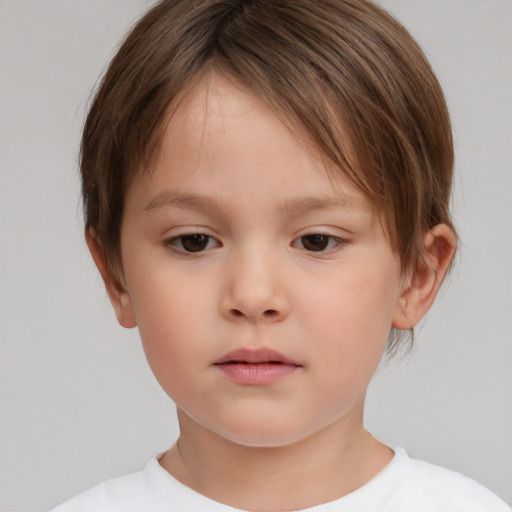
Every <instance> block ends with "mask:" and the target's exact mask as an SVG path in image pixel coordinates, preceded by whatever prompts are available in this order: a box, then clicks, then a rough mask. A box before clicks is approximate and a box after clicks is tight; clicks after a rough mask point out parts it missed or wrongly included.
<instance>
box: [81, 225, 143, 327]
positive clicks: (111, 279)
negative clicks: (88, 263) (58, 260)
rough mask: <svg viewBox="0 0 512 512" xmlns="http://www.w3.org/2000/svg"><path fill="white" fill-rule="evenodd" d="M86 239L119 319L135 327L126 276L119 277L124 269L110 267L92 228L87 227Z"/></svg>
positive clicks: (123, 324)
mask: <svg viewBox="0 0 512 512" xmlns="http://www.w3.org/2000/svg"><path fill="white" fill-rule="evenodd" d="M85 241H86V242H87V247H89V251H91V255H92V259H93V260H94V263H95V264H96V267H97V268H98V270H99V272H100V274H101V277H102V278H103V282H104V283H105V288H106V289H107V293H108V296H109V299H110V302H111V303H112V306H113V307H114V311H115V313H116V317H117V321H118V322H119V323H120V324H121V325H122V326H123V327H127V328H131V327H135V326H136V325H137V321H136V319H135V314H134V311H133V306H132V301H131V298H130V294H129V293H128V290H127V289H126V285H125V283H124V277H122V278H119V277H118V274H119V275H121V276H122V271H121V272H117V271H115V270H112V269H110V268H109V266H108V265H107V262H106V261H105V258H104V256H103V251H102V250H101V246H100V244H99V242H98V237H97V236H96V233H95V231H94V230H93V229H92V228H86V230H85Z"/></svg>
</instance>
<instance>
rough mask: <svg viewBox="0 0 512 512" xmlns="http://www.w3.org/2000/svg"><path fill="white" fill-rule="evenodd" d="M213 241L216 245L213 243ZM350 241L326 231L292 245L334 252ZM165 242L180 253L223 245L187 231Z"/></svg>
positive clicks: (305, 249)
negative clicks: (327, 233) (189, 244)
mask: <svg viewBox="0 0 512 512" xmlns="http://www.w3.org/2000/svg"><path fill="white" fill-rule="evenodd" d="M189 242H191V243H193V244H194V243H195V244H198V247H197V250H190V247H189V248H187V247H186V246H185V243H189ZM212 242H213V243H214V244H215V245H212ZM315 243H317V244H318V243H319V244H320V246H319V247H317V248H312V245H311V244H315ZM348 243H349V241H348V240H345V239H343V238H340V237H337V236H333V235H326V234H324V233H311V234H307V235H302V236H301V237H299V238H297V239H295V240H294V241H293V242H292V246H293V247H298V248H300V249H302V250H304V251H306V252H311V253H320V254H324V253H331V252H334V251H336V250H337V249H339V248H340V246H344V245H347V244H348ZM164 244H165V246H166V247H169V248H170V249H172V250H174V251H176V252H178V253H180V254H201V253H203V252H205V251H207V250H209V249H212V248H213V247H215V246H220V245H221V244H220V242H218V241H217V240H215V238H213V237H211V236H209V235H205V234H204V233H186V234H184V235H179V236H175V237H173V238H169V239H168V240H165V242H164ZM306 244H309V245H310V247H309V248H308V247H306Z"/></svg>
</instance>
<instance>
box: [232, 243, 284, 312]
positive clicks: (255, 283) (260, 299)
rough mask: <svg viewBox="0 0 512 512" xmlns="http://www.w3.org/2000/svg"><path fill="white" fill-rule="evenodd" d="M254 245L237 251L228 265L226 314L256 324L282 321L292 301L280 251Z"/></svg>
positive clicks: (262, 245)
mask: <svg viewBox="0 0 512 512" xmlns="http://www.w3.org/2000/svg"><path fill="white" fill-rule="evenodd" d="M254 245H256V247H255V246H254ZM254 245H253V246H247V247H245V248H243V249H242V250H240V251H233V253H232V255H231V257H230V258H229V261H228V262H227V266H228V269H227V275H228V279H227V282H226V288H225V292H224V297H223V301H222V308H223V311H224V313H225V314H227V315H229V316H230V317H242V316H243V317H245V318H247V319H250V320H253V321H254V320H259V319H272V320H277V319H281V318H283V317H284V316H285V315H286V314H287V312H288V302H287V300H286V293H285V289H284V283H283V279H282V275H280V271H279V269H280V267H281V266H280V265H279V254H278V251H277V250H275V249H272V248H270V247H268V246H265V244H254Z"/></svg>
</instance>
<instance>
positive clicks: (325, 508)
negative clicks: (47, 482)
mask: <svg viewBox="0 0 512 512" xmlns="http://www.w3.org/2000/svg"><path fill="white" fill-rule="evenodd" d="M394 452H395V456H394V457H393V459H392V460H391V462H390V463H389V464H388V465H387V466H386V467H385V468H384V469H383V470H382V471H381V472H380V473H379V474H378V475H377V476H376V477H375V478H373V479H372V480H370V481H369V482H368V483H367V484H365V485H363V486H362V487H360V488H359V489H357V490H356V491H354V492H351V493H350V494H347V495H346V496H343V497H342V498H339V499H337V500H335V501H331V502H329V503H325V504H323V505H318V506H315V507H311V508H308V509H303V510H304V511H308V512H380V511H387V512H502V511H503V512H510V508H509V507H508V506H507V505H506V504H505V503H504V502H503V501H502V500H501V499H500V498H498V497H497V496H496V495H494V494H493V493H492V492H490V491H489V490H487V489H486V488H485V487H483V486H482V485H480V484H478V483H477V482H475V481H474V480H471V479H470V478H467V477H465V476H463V475H461V474H460V473H455V472H454V471H450V470H448V469H444V468H441V467H439V466H434V465H432V464H428V463H426V462H422V461H419V460H415V459H411V458H409V456H408V455H407V453H406V452H405V450H404V449H403V448H395V449H394ZM236 510H239V509H234V508H232V507H228V506H227V505H223V504H221V503H218V502H216V501H213V500H211V499H209V498H207V497H205V496H203V495H202V494H199V493H197V492H195V491H193V490H192V489H190V488H189V487H186V486H185V485H183V484H182V483H180V482H179V481H178V480H176V479H175V478H173V477H172V476H171V475H170V474H169V473H168V472H167V471H166V470H165V469H163V468H162V467H161V466H160V464H159V463H158V460H157V458H153V459H151V460H150V461H149V462H148V463H147V465H146V467H145V468H144V470H142V471H139V472H138V473H133V474H131V475H127V476H124V477H121V478H116V479H114V480H108V481H106V482H103V483H102V484H99V485H97V486H96V487H93V488H92V489H90V490H88V491H86V492H84V493H82V494H79V495H78V496H75V497H74V498H72V499H71V500H69V501H66V502H65V503H63V504H62V505H60V506H58V507H57V508H55V509H53V510H52V511H51V512H93V511H94V512H178V511H179V512H234V511H236Z"/></svg>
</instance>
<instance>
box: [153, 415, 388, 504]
mask: <svg viewBox="0 0 512 512" xmlns="http://www.w3.org/2000/svg"><path fill="white" fill-rule="evenodd" d="M178 417H179V420H180V428H181V436H180V439H179V440H178V442H177V444H176V445H175V446H174V447H173V448H171V449H170V450H169V451H168V452H166V453H165V454H164V456H163V457H162V458H161V459H160V464H161V465H162V467H164V469H166V470H167V471H168V472H169V473H171V474H172V475H173V476H174V477H175V478H177V479H178V480H179V481H181V482H182V483H183V484H185V485H187V486H188V487H191V488H192V489H194V490H196V491H197V492H199V493H201V494H203V495H205V496H207V497H209V498H211V499H213V500H215V501H218V502H221V503H225V504H227V505H230V506H232V507H235V508H241V509H245V510H260V511H265V510H297V509H301V508H307V507H311V506H314V505H318V504H320V503H326V502H329V501H332V500H335V499H337V498H340V497H342V496H344V495H346V494H348V493H350V492H352V491H354V490H356V489H357V488H359V487H361V486H362V485H364V484H365V483H367V482H368V481H369V480H371V479H372V478H373V477H374V476H375V475H376V474H377V473H378V472H379V471H381V470H382V469H383V468H384V466H386V464H387V463H388V462H389V461H390V460H391V458H392V456H393V454H392V452H391V450H390V449H389V448H387V447H386V446H384V445H383V444H382V443H380V442H379V441H377V440H376V439H375V438H373V437H372V436H371V435H370V434H369V433H368V432H367V431H366V430H365V429H364V428H363V425H362V413H361V418H360V421H355V422H354V421H351V422H343V421H340V422H339V423H336V424H334V425H330V426H329V427H327V428H325V429H324V430H322V431H320V432H316V433H315V434H313V435H311V436H310V437H308V438H306V439H303V440H301V441H299V442H296V443H293V444H290V445H287V446H280V447H252V446H245V445H242V444H238V443H234V442H232V441H229V440H227V439H225V438H223V437H221V436H219V435H217V434H215V433H214V432H211V431H210V430H207V429H205V428H204V427H202V426H201V425H199V424H198V423H196V422H195V421H194V420H192V419H191V418H190V417H188V416H187V415H186V414H185V413H184V412H183V411H178Z"/></svg>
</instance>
